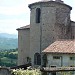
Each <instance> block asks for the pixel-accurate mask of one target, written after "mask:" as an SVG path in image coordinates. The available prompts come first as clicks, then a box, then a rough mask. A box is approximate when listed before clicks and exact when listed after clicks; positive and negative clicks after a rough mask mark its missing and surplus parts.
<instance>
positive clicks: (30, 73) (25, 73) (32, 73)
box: [12, 69, 42, 75]
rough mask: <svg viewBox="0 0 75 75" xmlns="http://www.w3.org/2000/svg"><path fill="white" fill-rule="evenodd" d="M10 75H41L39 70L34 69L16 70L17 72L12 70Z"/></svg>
mask: <svg viewBox="0 0 75 75" xmlns="http://www.w3.org/2000/svg"><path fill="white" fill-rule="evenodd" d="M12 74H13V75H42V73H41V71H40V70H39V69H34V70H28V69H27V70H23V69H17V70H13V71H12Z"/></svg>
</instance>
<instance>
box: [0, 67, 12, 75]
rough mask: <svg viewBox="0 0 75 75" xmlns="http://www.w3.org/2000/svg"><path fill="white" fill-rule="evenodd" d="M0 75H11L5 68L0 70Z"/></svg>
mask: <svg viewBox="0 0 75 75" xmlns="http://www.w3.org/2000/svg"><path fill="white" fill-rule="evenodd" d="M0 75H11V71H10V70H9V69H7V68H0Z"/></svg>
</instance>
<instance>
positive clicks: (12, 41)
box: [0, 33, 18, 50]
mask: <svg viewBox="0 0 75 75" xmlns="http://www.w3.org/2000/svg"><path fill="white" fill-rule="evenodd" d="M15 48H18V38H17V35H14V34H7V33H0V50H9V49H15Z"/></svg>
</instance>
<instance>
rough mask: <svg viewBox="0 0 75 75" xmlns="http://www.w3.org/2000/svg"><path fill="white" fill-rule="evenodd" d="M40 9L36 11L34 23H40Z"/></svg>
mask: <svg viewBox="0 0 75 75" xmlns="http://www.w3.org/2000/svg"><path fill="white" fill-rule="evenodd" d="M40 13H41V11H40V8H37V9H36V23H40Z"/></svg>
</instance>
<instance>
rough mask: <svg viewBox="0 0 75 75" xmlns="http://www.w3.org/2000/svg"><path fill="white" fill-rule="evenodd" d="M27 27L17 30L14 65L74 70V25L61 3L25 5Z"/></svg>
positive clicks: (44, 1) (58, 0)
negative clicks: (16, 56) (28, 10)
mask: <svg viewBox="0 0 75 75" xmlns="http://www.w3.org/2000/svg"><path fill="white" fill-rule="evenodd" d="M28 7H29V8H30V25H26V26H23V27H20V28H18V29H17V30H18V65H24V64H27V63H31V64H32V66H49V67H57V66H58V67H62V66H75V22H74V21H71V19H70V13H71V10H72V7H71V6H69V5H67V4H65V3H64V1H62V0H55V1H53V0H41V1H39V2H35V3H32V4H29V6H28Z"/></svg>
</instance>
